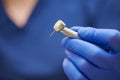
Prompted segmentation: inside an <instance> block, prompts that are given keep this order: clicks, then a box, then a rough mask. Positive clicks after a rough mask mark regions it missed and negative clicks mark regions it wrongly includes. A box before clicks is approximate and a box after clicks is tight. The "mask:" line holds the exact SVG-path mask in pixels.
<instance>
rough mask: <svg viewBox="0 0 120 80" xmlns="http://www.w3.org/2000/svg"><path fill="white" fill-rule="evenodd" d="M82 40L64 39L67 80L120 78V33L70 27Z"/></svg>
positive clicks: (64, 65) (109, 30)
mask: <svg viewBox="0 0 120 80" xmlns="http://www.w3.org/2000/svg"><path fill="white" fill-rule="evenodd" d="M72 29H73V30H75V31H76V32H78V35H79V37H80V38H81V39H82V40H80V39H72V38H64V39H63V41H62V44H63V46H64V48H65V49H66V54H67V58H65V60H64V62H63V68H64V71H65V73H66V75H67V76H68V77H69V79H70V80H120V32H119V31H117V30H114V29H95V28H90V27H86V28H83V27H73V28H72Z"/></svg>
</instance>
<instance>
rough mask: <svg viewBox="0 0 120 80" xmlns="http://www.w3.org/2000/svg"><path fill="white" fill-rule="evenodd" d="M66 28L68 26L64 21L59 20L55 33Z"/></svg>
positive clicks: (55, 26)
mask: <svg viewBox="0 0 120 80" xmlns="http://www.w3.org/2000/svg"><path fill="white" fill-rule="evenodd" d="M65 26H66V24H65V23H64V22H63V21H62V20H58V21H57V22H56V23H55V25H54V30H55V31H60V30H61V29H62V28H64V27H65Z"/></svg>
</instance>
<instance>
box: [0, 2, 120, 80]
mask: <svg viewBox="0 0 120 80" xmlns="http://www.w3.org/2000/svg"><path fill="white" fill-rule="evenodd" d="M107 1H110V3H109V2H107ZM107 1H106V0H98V1H96V0H92V1H86V0H39V1H38V3H37V5H36V7H35V9H34V11H33V13H32V15H31V16H30V18H29V20H28V22H27V24H26V25H25V26H24V28H22V29H19V28H17V26H16V25H15V24H14V23H13V22H12V21H11V20H10V18H9V17H8V16H7V14H6V12H5V10H4V8H3V4H2V2H0V79H1V80H38V79H39V80H68V79H67V77H66V76H65V74H64V72H63V69H62V61H63V59H64V57H65V54H64V49H63V48H62V46H61V39H62V38H63V35H61V34H60V33H57V34H56V35H54V36H53V37H52V38H49V35H50V33H51V32H52V30H53V29H52V28H53V25H54V23H55V22H56V21H57V20H58V19H62V20H63V21H64V22H65V23H66V24H67V26H68V27H72V26H93V27H101V28H113V29H118V30H120V27H119V26H120V14H119V13H120V6H119V4H120V1H119V0H107ZM112 1H114V3H113V2H112Z"/></svg>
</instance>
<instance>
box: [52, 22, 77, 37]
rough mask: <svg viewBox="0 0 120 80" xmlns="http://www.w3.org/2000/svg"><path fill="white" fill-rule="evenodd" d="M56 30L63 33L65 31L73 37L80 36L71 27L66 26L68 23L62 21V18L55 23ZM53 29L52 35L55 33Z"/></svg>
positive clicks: (65, 33)
mask: <svg viewBox="0 0 120 80" xmlns="http://www.w3.org/2000/svg"><path fill="white" fill-rule="evenodd" d="M54 30H55V31H57V32H58V31H60V32H61V33H63V34H64V35H66V36H68V37H72V38H79V36H78V34H77V32H75V31H73V30H71V29H69V28H67V27H66V24H65V23H64V22H63V21H62V20H58V21H57V22H56V23H55V25H54ZM55 31H53V32H52V33H51V35H50V37H51V36H52V35H53V34H54V32H55Z"/></svg>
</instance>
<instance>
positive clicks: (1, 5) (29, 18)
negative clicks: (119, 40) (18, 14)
mask: <svg viewBox="0 0 120 80" xmlns="http://www.w3.org/2000/svg"><path fill="white" fill-rule="evenodd" d="M43 2H44V1H40V0H38V2H37V3H36V4H35V6H34V8H33V10H32V12H31V14H30V16H29V17H28V20H27V22H26V23H25V25H23V26H22V27H23V28H19V27H18V26H17V25H16V24H15V23H14V22H13V21H12V20H11V19H10V17H9V16H8V15H7V12H6V10H5V8H4V5H3V2H2V1H0V7H1V13H2V15H1V16H3V18H2V20H3V21H2V22H4V20H7V22H9V23H8V24H10V25H12V26H2V25H0V27H7V28H9V30H10V29H11V31H12V30H22V29H25V28H27V27H28V26H27V25H28V23H29V22H30V21H31V19H32V18H33V16H34V15H35V14H36V12H37V11H38V9H40V5H42V3H43Z"/></svg>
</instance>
